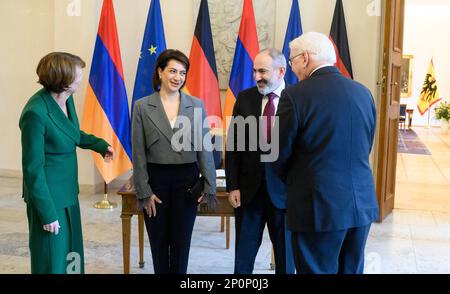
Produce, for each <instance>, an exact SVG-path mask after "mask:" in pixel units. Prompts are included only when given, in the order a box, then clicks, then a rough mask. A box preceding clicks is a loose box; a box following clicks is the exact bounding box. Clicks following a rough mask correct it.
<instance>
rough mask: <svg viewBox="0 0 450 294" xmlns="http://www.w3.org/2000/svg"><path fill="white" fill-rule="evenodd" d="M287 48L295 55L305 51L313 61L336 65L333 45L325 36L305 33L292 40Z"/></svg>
mask: <svg viewBox="0 0 450 294" xmlns="http://www.w3.org/2000/svg"><path fill="white" fill-rule="evenodd" d="M289 48H290V50H291V52H295V54H300V53H302V52H305V51H306V52H308V53H310V55H309V57H310V58H311V60H314V61H325V62H328V63H331V64H335V63H336V52H335V51H334V45H333V43H332V42H331V40H330V39H328V37H327V36H325V35H324V34H321V33H317V32H308V33H305V34H303V35H301V36H300V37H298V38H296V39H294V40H292V41H291V42H290V43H289ZM295 54H294V55H295Z"/></svg>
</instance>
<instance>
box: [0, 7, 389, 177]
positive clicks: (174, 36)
mask: <svg viewBox="0 0 450 294" xmlns="http://www.w3.org/2000/svg"><path fill="white" fill-rule="evenodd" d="M254 1H258V0H254ZM77 2H79V3H80V4H81V6H80V8H81V9H80V14H79V16H69V15H68V14H67V11H66V8H67V5H69V4H71V3H77ZM299 2H300V10H301V11H300V13H301V17H302V23H303V31H304V32H306V31H311V30H314V31H319V32H322V33H325V34H327V35H328V33H329V30H330V26H331V19H332V15H333V12H334V6H335V1H332V0H314V1H312V0H299ZM37 3H39V5H38V4H37ZM237 3H240V1H237ZM370 3H372V0H344V8H345V14H346V21H347V31H348V35H349V43H350V54H351V58H352V63H353V71H354V76H355V79H356V80H358V81H360V82H362V83H363V84H365V85H366V86H367V87H368V88H369V89H371V90H372V92H373V94H374V96H376V92H375V91H376V89H377V88H376V80H377V68H378V59H379V58H378V52H379V46H380V43H381V42H380V39H379V38H380V21H381V19H380V17H377V16H369V15H368V14H367V11H366V9H367V6H368V5H369V4H370ZM101 4H102V1H101V0H40V1H35V0H21V1H16V0H2V1H1V2H0V37H1V39H2V46H0V64H1V66H0V101H1V102H2V107H1V108H0V111H1V115H0V126H1V138H7V140H6V141H5V142H4V144H2V147H1V152H0V170H2V169H8V170H17V171H18V170H20V152H21V148H20V133H19V129H18V127H17V122H18V119H19V114H20V111H21V109H22V107H23V105H24V104H25V103H26V101H27V99H28V98H29V97H30V96H31V95H32V94H33V93H34V92H35V91H36V90H37V89H38V88H39V86H38V85H37V84H36V83H35V81H36V79H37V78H36V75H35V67H36V65H37V62H38V61H39V59H40V57H42V56H43V55H45V54H46V53H47V52H50V51H54V50H65V51H70V52H72V53H75V54H78V55H80V56H81V57H82V58H83V59H84V60H85V61H86V62H87V68H86V71H85V80H84V83H83V84H82V86H81V88H80V90H79V93H77V95H76V97H75V99H76V107H77V111H78V116H79V118H80V119H81V117H82V110H83V103H84V101H83V97H84V92H85V90H86V86H87V78H88V76H89V70H90V63H91V59H92V53H93V49H94V42H95V38H96V32H97V26H98V21H99V17H100V11H101ZM149 6H150V1H148V0H132V1H131V0H114V8H115V12H116V21H117V26H118V34H119V41H120V46H121V52H122V61H123V67H124V75H125V84H126V88H127V92H128V98H131V96H132V92H133V86H134V79H135V73H136V68H137V60H138V56H139V51H140V47H141V42H142V35H143V32H144V26H145V22H146V18H147V12H148V8H149ZM194 6H195V0H161V9H162V13H163V21H164V26H165V35H166V42H167V46H168V47H169V48H177V49H180V50H182V51H183V52H185V53H186V54H187V55H189V51H190V47H191V43H192V35H193V31H194V26H195V15H196V13H197V11H196V8H194ZM290 7H291V0H277V5H276V12H275V17H276V22H275V23H276V27H275V44H274V46H275V47H278V48H280V49H281V47H282V44H283V41H284V34H285V30H286V25H287V22H288V18H289V11H290ZM257 13H258V11H255V14H257ZM11 24H14V25H11ZM3 44H5V45H3ZM79 171H80V172H79V173H80V176H79V179H80V184H94V183H99V182H100V181H101V179H100V177H99V176H98V173H97V172H96V170H95V168H94V165H93V162H92V159H91V157H90V155H89V152H87V151H83V150H82V151H79Z"/></svg>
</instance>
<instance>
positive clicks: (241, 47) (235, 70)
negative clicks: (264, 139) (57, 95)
mask: <svg viewBox="0 0 450 294" xmlns="http://www.w3.org/2000/svg"><path fill="white" fill-rule="evenodd" d="M258 52H259V45H258V34H257V32H256V22H255V14H254V12H253V3H252V0H244V6H243V10H242V18H241V24H240V26H239V34H238V37H237V40H236V49H235V51H234V59H233V66H232V68H231V74H230V81H229V83H228V89H227V93H226V97H225V107H224V113H223V120H224V121H226V119H227V117H231V116H232V114H233V107H234V103H235V102H236V98H237V96H238V94H239V92H241V91H242V90H245V89H248V88H251V87H253V86H255V85H256V84H255V81H254V80H253V61H254V60H255V57H256V55H257V54H258Z"/></svg>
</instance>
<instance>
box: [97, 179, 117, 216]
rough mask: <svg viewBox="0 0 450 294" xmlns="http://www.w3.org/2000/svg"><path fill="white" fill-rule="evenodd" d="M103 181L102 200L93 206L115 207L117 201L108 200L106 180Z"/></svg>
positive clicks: (98, 207) (100, 207)
mask: <svg viewBox="0 0 450 294" xmlns="http://www.w3.org/2000/svg"><path fill="white" fill-rule="evenodd" d="M103 183H104V192H105V193H104V194H103V200H102V201H98V202H96V203H95V204H94V207H95V208H97V209H114V208H116V207H117V203H115V202H111V201H109V200H108V184H107V183H106V182H103Z"/></svg>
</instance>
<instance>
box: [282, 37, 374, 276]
mask: <svg viewBox="0 0 450 294" xmlns="http://www.w3.org/2000/svg"><path fill="white" fill-rule="evenodd" d="M290 56H291V57H290V59H289V62H290V64H291V66H292V69H293V71H294V73H295V74H296V75H297V77H298V78H299V80H300V81H301V82H299V83H298V84H297V85H295V86H291V87H288V88H286V89H285V91H284V92H283V95H282V98H281V99H280V104H279V106H278V112H277V116H279V125H278V124H275V127H274V131H276V130H278V129H279V131H280V134H279V136H280V155H279V158H278V160H277V161H276V162H274V163H273V168H274V170H275V172H276V173H277V174H278V175H279V176H280V177H281V178H282V179H283V180H284V181H285V182H286V184H287V204H286V207H287V220H288V228H289V229H290V230H291V231H292V234H293V237H292V245H293V248H294V257H295V264H296V268H297V272H298V273H342V274H355V273H363V268H364V247H365V244H366V240H367V236H368V233H369V229H370V225H371V223H372V222H373V221H374V220H376V219H377V218H378V204H377V199H376V195H375V188H374V183H373V177H372V171H371V169H370V164H369V154H370V152H371V149H372V143H373V138H374V132H375V120H376V113H375V106H374V101H373V97H372V95H371V93H370V92H369V90H368V89H367V88H366V87H364V86H363V85H361V84H359V83H357V82H355V81H352V80H350V79H347V78H345V77H344V76H343V75H342V74H341V73H340V72H339V70H338V69H337V68H336V67H335V66H333V65H334V64H335V62H336V54H335V51H334V46H333V44H332V43H331V41H330V40H329V39H328V38H327V37H326V36H325V35H323V34H319V33H314V32H311V33H306V34H304V35H302V36H300V37H299V38H297V39H295V40H293V41H292V42H291V43H290Z"/></svg>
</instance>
